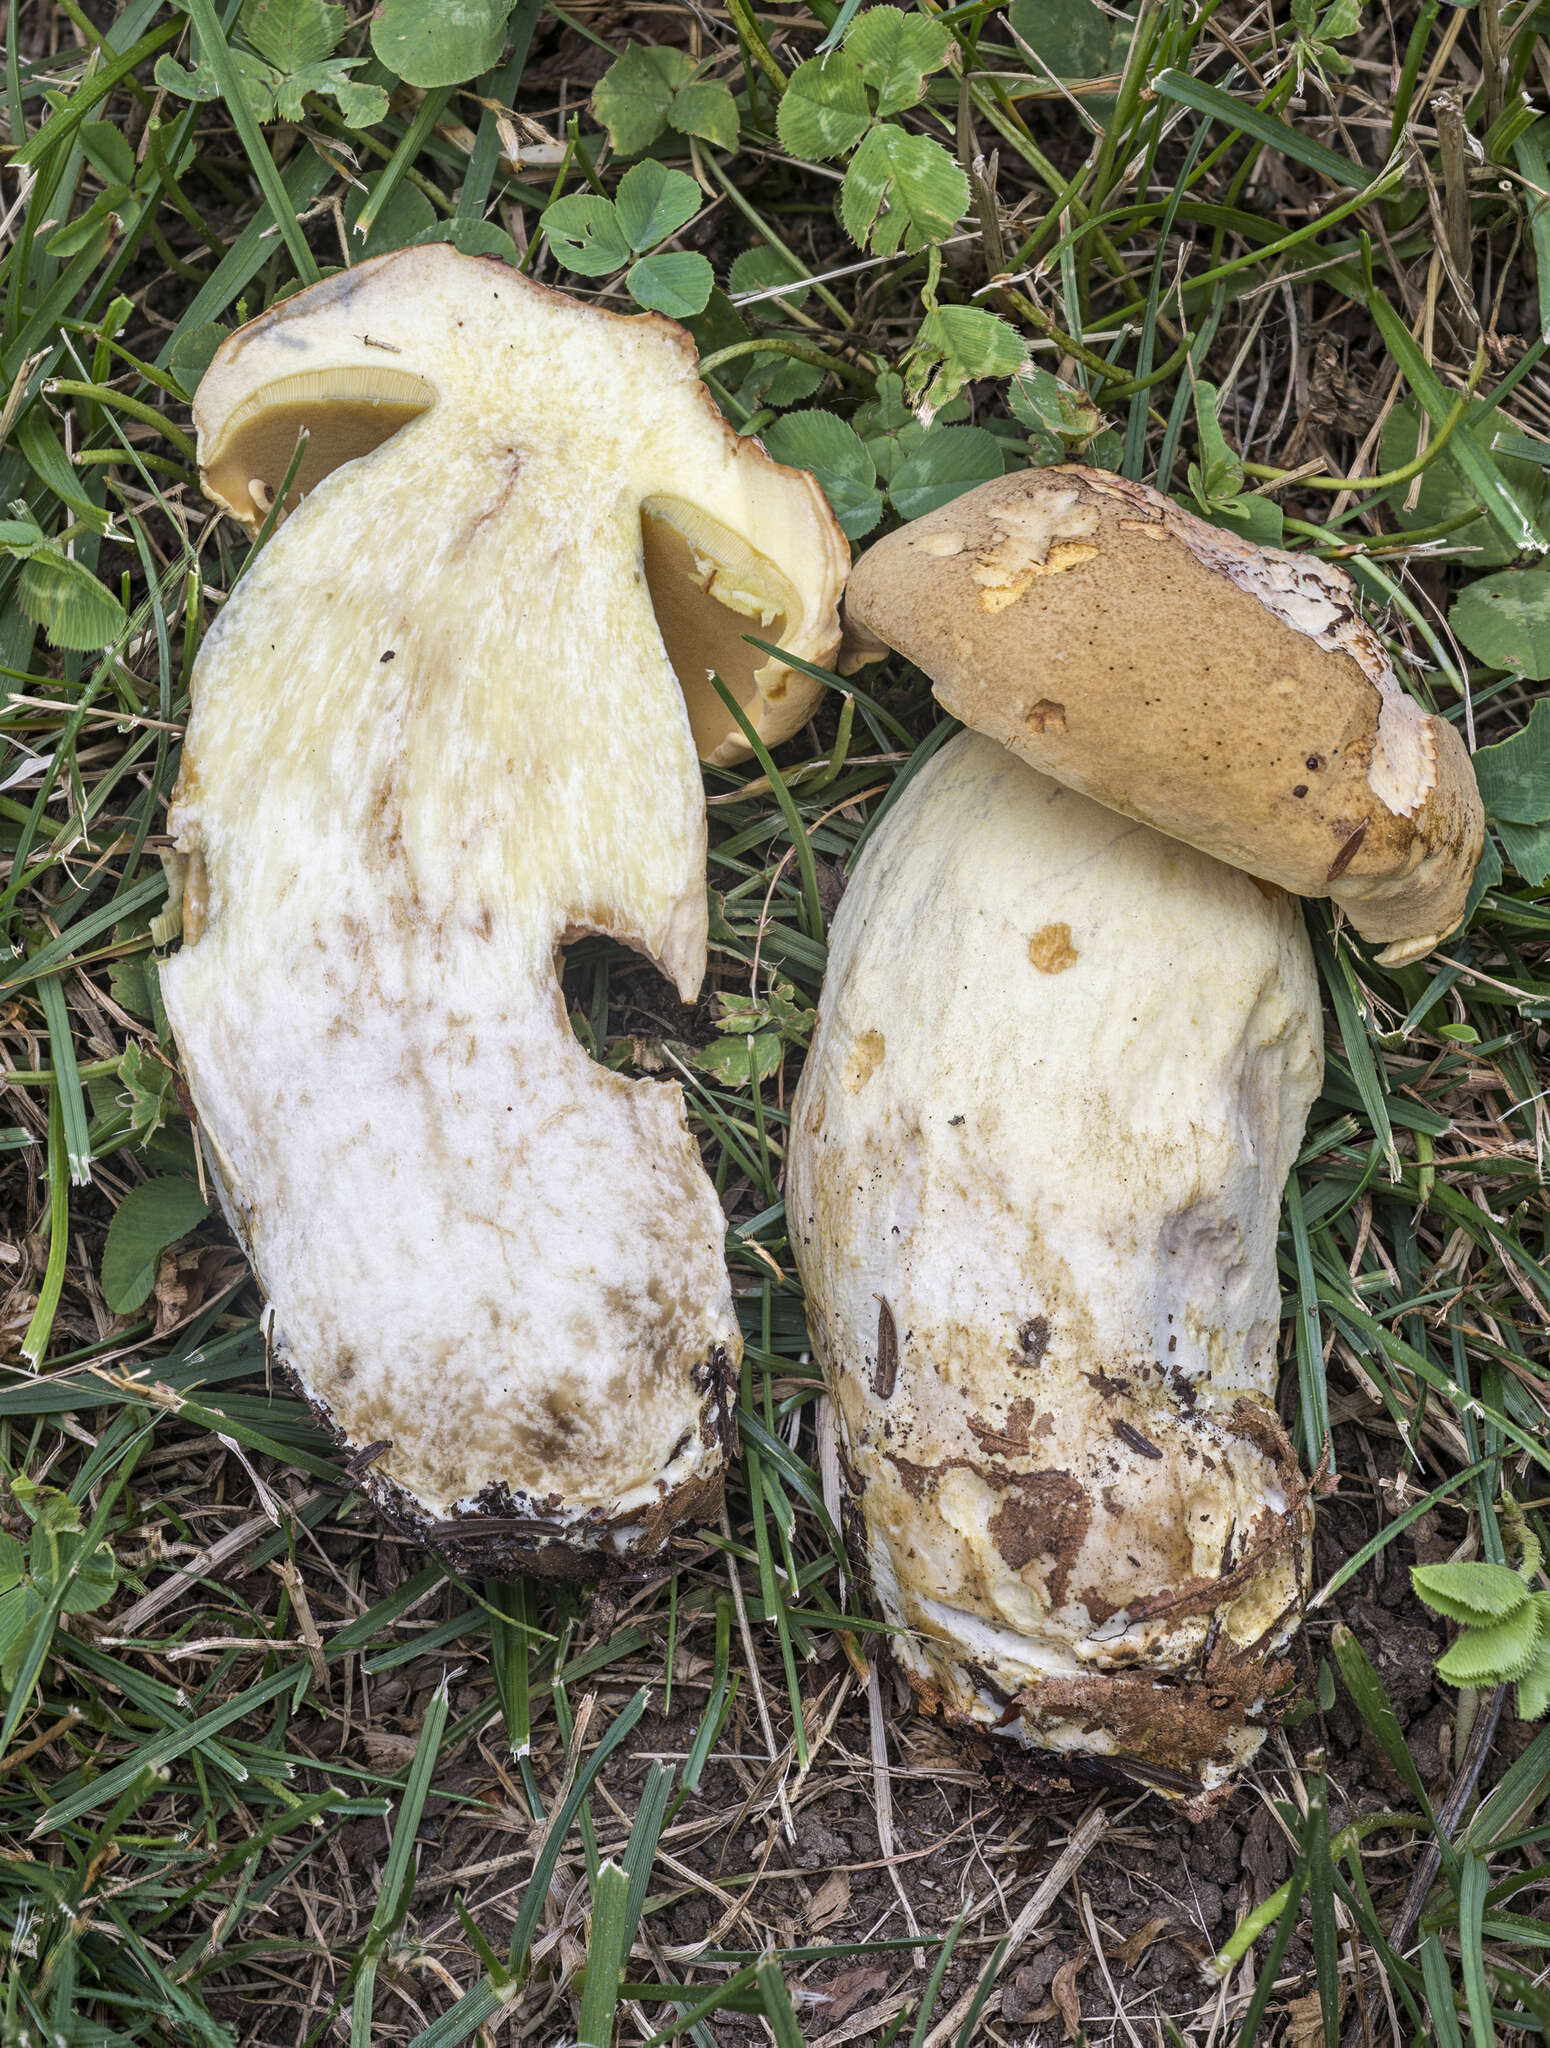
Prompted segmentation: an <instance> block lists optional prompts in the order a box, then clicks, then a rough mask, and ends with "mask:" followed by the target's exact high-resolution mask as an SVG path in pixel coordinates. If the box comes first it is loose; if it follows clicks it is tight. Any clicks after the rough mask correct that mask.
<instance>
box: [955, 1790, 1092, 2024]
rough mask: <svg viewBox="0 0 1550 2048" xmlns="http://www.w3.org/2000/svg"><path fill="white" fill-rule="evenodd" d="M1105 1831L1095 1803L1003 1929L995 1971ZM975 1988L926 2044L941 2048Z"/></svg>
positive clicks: (1003, 1965) (1001, 1967)
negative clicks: (1044, 1875) (1017, 1912)
mask: <svg viewBox="0 0 1550 2048" xmlns="http://www.w3.org/2000/svg"><path fill="white" fill-rule="evenodd" d="M1108 1831H1109V1817H1108V1815H1107V1814H1106V1813H1105V1812H1104V1810H1103V1808H1102V1807H1101V1806H1095V1807H1094V1808H1093V1809H1092V1811H1091V1812H1090V1813H1089V1814H1088V1815H1087V1816H1086V1818H1085V1819H1084V1820H1083V1821H1082V1822H1081V1823H1080V1825H1079V1826H1078V1827H1077V1830H1076V1832H1075V1833H1074V1834H1073V1835H1072V1837H1071V1839H1070V1841H1069V1842H1067V1844H1066V1846H1065V1847H1064V1848H1063V1849H1062V1850H1061V1852H1060V1854H1059V1855H1058V1856H1057V1857H1056V1858H1055V1861H1054V1864H1053V1866H1052V1867H1051V1869H1050V1872H1049V1874H1048V1876H1047V1877H1046V1878H1045V1879H1044V1881H1043V1883H1042V1884H1041V1885H1040V1886H1039V1888H1038V1890H1037V1891H1036V1892H1035V1893H1034V1895H1033V1897H1032V1898H1031V1899H1030V1900H1029V1901H1028V1903H1027V1905H1026V1906H1024V1908H1023V1910H1022V1911H1021V1912H1020V1913H1019V1914H1018V1916H1017V1918H1016V1919H1015V1920H1014V1921H1013V1922H1012V1924H1011V1926H1010V1927H1009V1928H1008V1929H1007V1931H1006V1937H1005V1947H1004V1948H1003V1949H1002V1951H1001V1958H1000V1962H999V1963H998V1965H997V1975H999V1974H1000V1972H1001V1971H1002V1970H1004V1969H1005V1968H1006V1966H1007V1964H1008V1963H1009V1962H1010V1961H1011V1960H1012V1957H1013V1956H1014V1955H1016V1953H1017V1951H1018V1949H1019V1948H1020V1947H1021V1946H1022V1944H1023V1943H1024V1942H1025V1941H1026V1940H1027V1939H1028V1936H1029V1935H1030V1934H1032V1932H1033V1930H1034V1929H1035V1928H1036V1927H1037V1926H1038V1924H1039V1922H1040V1921H1041V1920H1042V1919H1043V1918H1044V1916H1045V1914H1046V1913H1048V1912H1049V1910H1050V1908H1051V1907H1052V1906H1053V1905H1054V1903H1055V1901H1056V1900H1057V1899H1058V1898H1059V1897H1060V1894H1061V1893H1062V1892H1063V1891H1064V1890H1065V1888H1066V1886H1067V1885H1068V1884H1069V1883H1070V1882H1071V1880H1072V1878H1073V1877H1075V1876H1076V1873H1077V1872H1078V1871H1079V1870H1080V1869H1081V1867H1082V1865H1083V1864H1084V1863H1085V1862H1086V1861H1087V1859H1088V1857H1089V1856H1090V1855H1091V1854H1092V1852H1093V1850H1094V1849H1096V1848H1097V1846H1098V1844H1099V1842H1101V1841H1102V1839H1103V1837H1104V1836H1105V1835H1106V1834H1107V1833H1108ZM977 1991H978V1986H977V1985H970V1987H969V1989H968V1990H967V1991H966V1992H965V1993H964V1994H963V1996H962V1998H960V1999H959V2001H958V2003H957V2004H956V2005H955V2006H954V2007H953V2009H952V2011H951V2012H950V2013H949V2014H948V2015H947V2017H946V2019H945V2020H940V2021H939V2022H938V2023H937V2025H936V2026H935V2027H933V2028H932V2030H931V2032H930V2033H929V2034H928V2035H927V2036H926V2048H943V2043H945V2042H947V2041H950V2040H952V2039H953V2037H954V2034H955V2032H956V2030H957V2029H958V2028H959V2027H961V2026H962V2025H963V2022H964V2018H965V2016H966V2015H967V2013H968V2010H969V2007H970V2006H971V2005H972V2004H973V2003H974V2000H975V1996H976V1994H977Z"/></svg>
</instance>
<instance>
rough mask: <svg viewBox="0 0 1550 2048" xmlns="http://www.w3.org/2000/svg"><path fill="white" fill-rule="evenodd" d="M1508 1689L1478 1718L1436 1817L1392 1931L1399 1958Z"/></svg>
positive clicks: (1496, 1692)
mask: <svg viewBox="0 0 1550 2048" xmlns="http://www.w3.org/2000/svg"><path fill="white" fill-rule="evenodd" d="M1506 1698H1507V1688H1506V1686H1505V1685H1498V1686H1496V1687H1494V1688H1493V1690H1492V1692H1491V1696H1490V1698H1489V1699H1488V1700H1486V1702H1485V1704H1484V1705H1483V1706H1482V1707H1481V1709H1480V1711H1479V1712H1478V1713H1477V1714H1476V1715H1475V1725H1474V1727H1473V1728H1472V1729H1471V1730H1470V1736H1469V1746H1468V1748H1467V1749H1466V1750H1465V1751H1464V1760H1463V1762H1462V1763H1461V1764H1460V1765H1459V1769H1458V1776H1457V1777H1456V1778H1455V1779H1454V1780H1453V1784H1452V1786H1451V1788H1450V1789H1449V1792H1448V1797H1447V1801H1446V1803H1445V1804H1444V1806H1443V1808H1442V1811H1441V1812H1440V1813H1439V1814H1438V1816H1437V1833H1436V1834H1435V1835H1434V1836H1433V1837H1432V1839H1431V1840H1430V1841H1429V1842H1428V1843H1427V1845H1426V1847H1425V1848H1424V1849H1423V1850H1422V1852H1421V1860H1420V1862H1419V1863H1418V1864H1417V1865H1416V1868H1415V1876H1414V1877H1413V1878H1411V1880H1410V1889H1409V1891H1408V1892H1406V1894H1405V1903H1404V1904H1403V1905H1402V1906H1401V1907H1400V1909H1399V1917H1398V1918H1397V1919H1396V1920H1395V1922H1394V1925H1393V1926H1392V1927H1391V1928H1390V1930H1389V1946H1390V1947H1391V1948H1392V1949H1393V1950H1394V1952H1395V1954H1396V1955H1397V1954H1399V1953H1400V1952H1401V1951H1402V1950H1403V1949H1404V1946H1405V1943H1406V1942H1407V1941H1408V1940H1409V1939H1410V1936H1411V1935H1412V1934H1413V1933H1414V1931H1415V1924H1416V1922H1417V1921H1418V1920H1419V1919H1420V1917H1421V1908H1422V1907H1423V1906H1424V1905H1425V1904H1426V1895H1427V1893H1428V1892H1429V1891H1430V1890H1431V1888H1432V1880H1433V1879H1434V1878H1435V1877H1436V1875H1437V1870H1438V1866H1439V1865H1440V1864H1441V1862H1442V1843H1441V1837H1443V1836H1448V1837H1450V1838H1451V1836H1452V1834H1453V1830H1454V1829H1455V1828H1456V1827H1457V1826H1458V1823H1459V1816H1460V1815H1461V1814H1462V1813H1463V1811H1464V1808H1465V1807H1466V1806H1467V1805H1468V1804H1469V1801H1470V1797H1471V1795H1472V1794H1473V1792H1474V1789H1475V1786H1476V1784H1477V1782H1478V1781H1479V1777H1480V1773H1481V1771H1482V1770H1483V1769H1484V1768H1485V1760H1486V1758H1487V1756H1489V1754H1490V1751H1491V1743H1492V1741H1493V1739H1494V1738H1495V1735H1496V1724H1497V1722H1498V1721H1500V1719H1501V1717H1502V1707H1503V1705H1504V1704H1505V1702H1506Z"/></svg>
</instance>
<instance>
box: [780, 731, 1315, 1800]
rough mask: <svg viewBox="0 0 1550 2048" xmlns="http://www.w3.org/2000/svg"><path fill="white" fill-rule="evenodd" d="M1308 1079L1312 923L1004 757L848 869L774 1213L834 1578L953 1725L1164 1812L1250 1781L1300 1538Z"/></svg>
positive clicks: (975, 771) (1278, 1666) (1285, 1636)
mask: <svg viewBox="0 0 1550 2048" xmlns="http://www.w3.org/2000/svg"><path fill="white" fill-rule="evenodd" d="M905 988H907V990H908V1000H907V1001H906V1000H901V990H903V989H905ZM1320 1067H1321V1039H1320V1027H1319V1006H1318V996H1317V988H1316V983H1315V978H1314V973H1313V965H1312V960H1311V956H1310V952H1309V947H1308V942H1307V937H1306V934H1305V932H1304V930H1303V926H1302V919H1301V915H1300V913H1299V911H1298V908H1297V905H1296V904H1295V903H1293V902H1292V901H1291V900H1290V899H1288V898H1287V897H1285V896H1283V895H1279V894H1277V895H1275V896H1274V897H1270V896H1267V895H1266V893H1265V892H1264V891H1263V890H1262V889H1261V888H1260V887H1259V886H1257V885H1256V884H1255V883H1254V882H1253V881H1252V880H1251V879H1250V878H1249V877H1248V876H1246V875H1243V874H1240V873H1237V872H1235V871H1234V870H1232V869H1230V868H1227V867H1225V866H1223V865H1221V864H1220V863H1218V862H1216V861H1213V860H1211V859H1209V858H1207V857H1206V856H1205V855H1203V854H1200V853H1198V852H1196V851H1194V850H1193V849H1192V848H1190V847H1187V846H1184V845H1182V844H1181V843H1179V842H1178V841H1176V840H1170V839H1165V838H1163V837H1162V836H1161V835H1160V834H1158V833H1156V832H1152V831H1150V830H1148V829H1147V828H1146V827H1145V826H1142V825H1138V824H1135V823H1132V822H1130V821H1129V820H1127V819H1124V818H1122V817H1120V816H1118V815H1117V814H1116V813H1115V812H1114V811H1112V810H1107V809H1104V808H1102V807H1100V806H1099V805H1097V804H1095V803H1092V802H1090V801H1088V800H1087V799H1086V798H1084V797H1081V796H1079V795H1077V794H1076V793H1075V792H1074V791H1072V790H1069V789H1065V788H1062V787H1061V786H1060V785H1059V784H1058V783H1055V782H1052V781H1050V780H1048V779H1047V778H1046V777H1044V776H1042V775H1039V774H1037V773H1036V772H1035V771H1034V770H1033V769H1031V768H1029V767H1027V766H1026V765H1025V764H1024V763H1022V762H1020V761H1018V760H1016V759H1015V758H1014V757H1013V756H1012V755H1010V754H1009V753H1007V752H1006V750H1005V749H1004V748H1001V747H999V746H997V745H996V744H995V743H994V742H992V741H990V740H988V739H985V738H982V737H980V736H979V735H976V734H962V735H960V736H959V737H958V738H957V739H955V740H953V741H951V742H950V743H949V744H948V745H947V746H945V747H944V748H943V749H942V751H941V752H940V754H938V755H937V756H936V758H935V759H934V760H932V761H931V762H929V763H928V764H927V766H926V767H925V768H924V769H922V770H921V772H920V773H919V774H918V775H917V776H916V777H915V778H914V780H913V781H912V782H911V783H910V785H909V787H908V788H907V789H906V790H905V792H904V794H903V795H902V796H901V798H900V799H899V801H898V803H897V804H896V805H895V806H894V808H893V809H892V811H891V812H890V813H889V814H888V816H887V817H886V818H885V819H884V821H883V822H882V824H881V825H880V826H879V828H878V830H877V832H876V833H875V835H874V836H873V838H872V839H871V841H870V842H869V844H868V845H867V847H866V849H865V851H864V853H863V855H862V858H861V860H860V861H859V863H858V865H857V869H856V872H855V874H854V876H853V877H852V879H851V881H850V884H849V886H848V888H847V890H846V893H845V895H844V897H843V899H842V901H841V904H840V908H839V911H838V913H837V915H836V918H835V921H834V925H833V929H832V932H831V936H830V946H829V961H828V971H827V977H826V980H825V983H824V990H823V995H822V999H821V1002H820V1007H819V1016H818V1028H817V1032H816V1035H815V1038H814V1041H813V1048H812V1052H811V1055H810V1057H809V1060H808V1063H807V1066H806V1068H805V1070H804V1072H803V1076H802V1080H801V1084H800V1086H799V1088H798V1091H797V1095H796V1099H795V1103H794V1106H793V1117H792V1133H791V1152H790V1170H789V1187H788V1194H787V1203H788V1216H789V1218H790V1222H791V1237H792V1247H793V1250H794V1252H795V1255H796V1259H797V1264H798V1266H799V1268H800V1270H801V1273H802V1278H803V1281H804V1283H805V1286H806V1289H807V1297H808V1311H809V1322H810V1327H811V1330H812V1335H813V1341H814V1345H815V1348H816V1350H817V1352H818V1355H819V1357H820V1359H821V1361H822V1364H823V1367H824V1370H825V1373H826V1375H827V1379H828V1384H829V1388H830V1392H831V1395H832V1398H833V1401H834V1404H835V1410H836V1413H837V1419H838V1428H839V1435H840V1441H841V1446H842V1453H843V1455H842V1460H841V1470H842V1474H843V1485H844V1490H845V1495H846V1522H847V1532H848V1538H849V1541H850V1543H851V1548H852V1552H853V1554H854V1556H855V1557H856V1561H857V1564H858V1568H859V1569H861V1570H862V1571H863V1572H864V1573H865V1575H866V1576H867V1578H868V1579H869V1580H870V1583H871V1587H872V1591H873V1594H874V1597H875V1599H876V1602H877V1605H878V1607H879V1608H880V1610H881V1612H882V1614H883V1616H884V1618H885V1619H886V1620H888V1621H890V1622H893V1623H895V1624H896V1625H898V1627H899V1628H900V1629H901V1630H902V1631H904V1633H901V1634H899V1635H897V1636H895V1637H894V1638H893V1639H892V1646H893V1648H894V1651H895V1654H896V1655H897V1656H898V1657H899V1658H900V1660H901V1662H902V1663H903V1665H904V1668H905V1670H906V1672H907V1673H908V1675H909V1678H910V1681H911V1683H912V1685H913V1686H914V1688H915V1690H916V1691H917V1692H918V1693H919V1694H920V1695H921V1696H922V1698H923V1699H924V1700H925V1701H926V1702H927V1703H928V1704H930V1705H932V1706H934V1707H936V1708H938V1709H939V1710H940V1711H942V1712H943V1713H944V1714H945V1715H946V1716H947V1717H948V1718H949V1720H951V1721H954V1722H956V1723H958V1724H960V1725H963V1726H966V1727H971V1728H974V1729H976V1730H978V1731H980V1732H981V1733H986V1734H995V1735H999V1736H1001V1737H1004V1738H1006V1739H1008V1740H1011V1741H1014V1742H1016V1743H1019V1744H1021V1745H1023V1746H1024V1748H1025V1749H1027V1750H1029V1751H1033V1752H1043V1753H1051V1754H1053V1756H1054V1757H1055V1758H1056V1759H1057V1760H1058V1762H1059V1764H1060V1766H1061V1767H1062V1768H1063V1769H1064V1770H1065V1771H1066V1772H1067V1773H1070V1772H1072V1771H1076V1772H1078V1773H1080V1772H1083V1771H1086V1772H1092V1771H1097V1772H1098V1773H1100V1774H1119V1775H1122V1776H1126V1777H1130V1778H1133V1779H1135V1780H1137V1781H1139V1782H1141V1783H1143V1784H1149V1785H1152V1786H1155V1787H1157V1788H1159V1789H1161V1790H1164V1791H1166V1792H1169V1793H1172V1794H1175V1795H1177V1796H1180V1797H1184V1798H1186V1799H1189V1798H1201V1797H1204V1796H1207V1795H1209V1794H1210V1793H1211V1792H1212V1791H1213V1790H1214V1789H1215V1788H1216V1787H1218V1786H1219V1785H1221V1784H1222V1783H1224V1782H1225V1780H1226V1779H1227V1778H1228V1777H1229V1775H1230V1774H1231V1772H1232V1771H1233V1770H1234V1769H1235V1768H1236V1767H1237V1766H1238V1765H1239V1764H1241V1763H1242V1762H1243V1760H1244V1759H1245V1758H1246V1757H1248V1756H1250V1755H1252V1753H1253V1752H1254V1750H1255V1749H1256V1748H1257V1747H1258V1745H1259V1742H1260V1740H1261V1738H1262V1729H1263V1726H1264V1722H1265V1720H1266V1718H1267V1712H1268V1709H1269V1703H1270V1701H1271V1700H1272V1698H1273V1696H1274V1695H1275V1693H1276V1692H1277V1690H1278V1689H1280V1688H1282V1687H1283V1686H1284V1685H1285V1683H1286V1680H1287V1678H1288V1675H1289V1674H1288V1673H1287V1671H1286V1669H1285V1667H1284V1665H1283V1664H1282V1662H1281V1659H1280V1653H1281V1652H1282V1651H1283V1650H1284V1649H1285V1647H1286V1645H1287V1643H1288V1641H1289V1640H1290V1637H1291V1635H1292V1634H1293V1632H1294V1629H1295V1627H1296V1623H1297V1617H1298V1606H1299V1597H1298V1596H1299V1575H1300V1571H1301V1567H1302V1564H1303V1560H1304V1555H1305V1549H1306V1542H1307V1534H1308V1515H1307V1509H1306V1506H1305V1489H1304V1487H1303V1486H1302V1484H1301V1482H1300V1480H1299V1477H1298V1473H1297V1469H1296V1463H1295V1460H1294V1457H1293V1455H1292V1450H1291V1446H1290V1445H1289V1443H1288V1442H1287V1439H1286V1437H1285V1435H1284V1434H1283V1432H1282V1430H1281V1428H1280V1425H1279V1424H1278V1422H1277V1420H1276V1415H1275V1410H1274V1407H1273V1405H1272V1397H1273V1393H1274V1387H1275V1338H1276V1332H1277V1328H1278V1319H1279V1295H1278V1287H1277V1277H1276V1258H1275V1247H1276V1229H1277V1219H1278V1210H1279V1200H1280V1194H1281V1187H1282V1183H1283V1181H1284V1180H1285V1177H1286V1174H1287V1171H1288V1168H1289V1166H1290V1163H1291V1161H1292V1159H1293V1157H1294V1156H1295V1153H1296V1150H1297V1146H1298V1142H1299V1140H1300V1137H1301V1133H1302V1129H1303V1123H1304V1120H1305V1117H1306V1115H1307V1111H1308V1108H1309V1105H1310V1104H1311V1102H1312V1100H1313V1098H1314V1095H1315V1094H1316V1092H1317V1089H1318V1085H1319V1075H1320Z"/></svg>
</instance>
